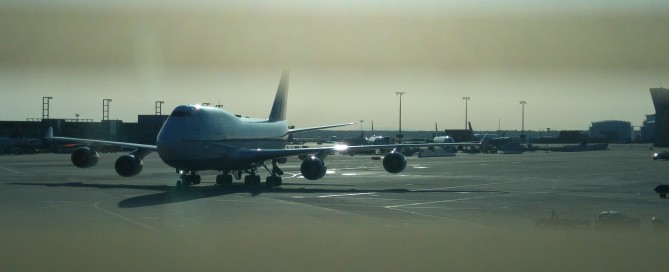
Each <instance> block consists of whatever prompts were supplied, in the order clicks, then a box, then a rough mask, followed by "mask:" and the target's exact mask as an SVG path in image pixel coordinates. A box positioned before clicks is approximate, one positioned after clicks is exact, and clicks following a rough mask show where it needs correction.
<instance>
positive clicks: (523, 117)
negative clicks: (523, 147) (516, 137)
mask: <svg viewBox="0 0 669 272" xmlns="http://www.w3.org/2000/svg"><path fill="white" fill-rule="evenodd" d="M525 104H527V101H525V100H521V101H520V105H521V106H522V107H523V112H522V115H521V116H522V117H521V125H520V127H521V128H520V138H521V143H523V144H524V143H525Z"/></svg>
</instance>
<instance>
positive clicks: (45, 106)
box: [42, 96, 53, 120]
mask: <svg viewBox="0 0 669 272" xmlns="http://www.w3.org/2000/svg"><path fill="white" fill-rule="evenodd" d="M51 99H53V97H52V96H44V97H42V120H45V119H49V101H50V100H51Z"/></svg>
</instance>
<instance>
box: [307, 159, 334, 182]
mask: <svg viewBox="0 0 669 272" xmlns="http://www.w3.org/2000/svg"><path fill="white" fill-rule="evenodd" d="M327 169H328V168H327V167H326V166H325V162H323V160H321V159H319V158H316V157H314V156H312V157H309V158H306V159H304V161H302V165H301V166H300V172H301V173H302V176H304V178H305V179H308V180H317V179H320V178H322V177H323V176H325V172H326V171H327Z"/></svg>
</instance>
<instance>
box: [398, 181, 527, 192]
mask: <svg viewBox="0 0 669 272" xmlns="http://www.w3.org/2000/svg"><path fill="white" fill-rule="evenodd" d="M521 182H529V181H528V180H518V181H504V182H492V183H477V184H468V185H458V186H448V187H439V188H427V189H415V190H411V191H412V192H420V191H433V190H444V189H455V188H466V187H480V186H488V185H499V184H512V183H521Z"/></svg>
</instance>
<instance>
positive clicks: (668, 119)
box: [650, 88, 669, 147]
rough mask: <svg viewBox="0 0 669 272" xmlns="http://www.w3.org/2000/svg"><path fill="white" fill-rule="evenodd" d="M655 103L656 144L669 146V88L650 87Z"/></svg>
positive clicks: (657, 145)
mask: <svg viewBox="0 0 669 272" xmlns="http://www.w3.org/2000/svg"><path fill="white" fill-rule="evenodd" d="M650 96H651V97H652V98H653V105H655V142H654V144H655V146H656V147H669V89H665V88H650Z"/></svg>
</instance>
